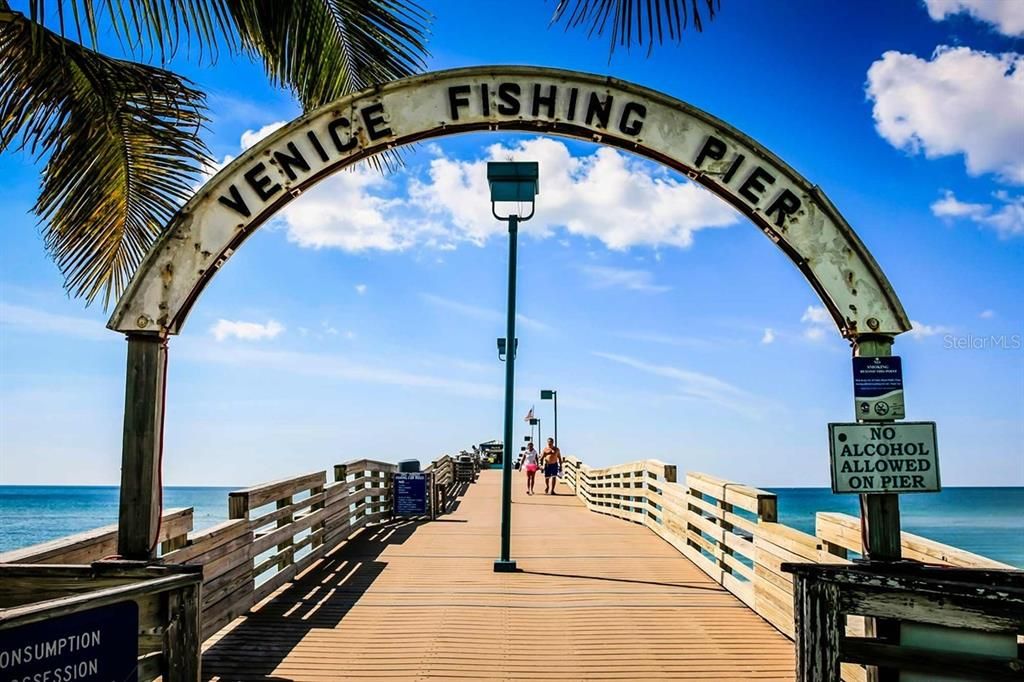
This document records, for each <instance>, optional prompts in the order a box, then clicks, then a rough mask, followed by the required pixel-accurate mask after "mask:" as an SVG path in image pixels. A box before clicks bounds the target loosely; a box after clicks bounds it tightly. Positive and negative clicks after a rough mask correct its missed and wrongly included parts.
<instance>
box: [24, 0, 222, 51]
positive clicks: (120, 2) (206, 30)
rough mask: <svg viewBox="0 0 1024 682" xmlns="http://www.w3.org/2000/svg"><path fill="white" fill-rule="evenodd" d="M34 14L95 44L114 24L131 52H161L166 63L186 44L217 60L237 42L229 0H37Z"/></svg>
mask: <svg viewBox="0 0 1024 682" xmlns="http://www.w3.org/2000/svg"><path fill="white" fill-rule="evenodd" d="M28 14H29V18H30V19H31V20H32V21H33V22H35V23H38V24H40V25H44V26H48V27H49V28H51V30H54V31H55V32H56V33H57V34H58V35H60V36H61V37H65V38H68V39H70V40H74V41H75V42H77V43H79V44H81V45H88V46H90V47H92V48H94V49H95V48H96V47H97V43H98V42H99V38H100V26H103V27H104V28H107V27H109V28H110V29H111V30H112V31H113V33H114V35H115V36H116V37H117V38H118V39H119V40H120V42H121V46H122V48H123V49H124V50H125V51H126V52H127V53H128V54H131V55H135V56H139V57H142V58H144V59H149V58H151V57H152V56H153V52H156V54H157V55H158V57H159V59H160V61H161V62H165V61H167V60H168V59H170V58H172V57H173V56H174V55H175V54H176V53H177V51H178V49H179V48H180V47H181V46H182V44H184V47H185V49H186V50H189V51H191V50H192V49H193V48H195V49H196V50H197V51H198V54H199V55H200V58H202V56H203V55H204V54H207V53H208V54H209V55H210V57H211V59H212V58H214V57H216V55H217V52H218V48H219V47H220V46H221V45H224V44H226V45H227V46H228V47H229V48H230V49H232V50H234V49H235V48H236V47H237V41H236V38H235V34H234V26H233V24H232V21H231V17H230V16H229V14H228V10H227V5H226V3H225V0H31V1H30V3H29V13H28ZM54 24H56V26H54Z"/></svg>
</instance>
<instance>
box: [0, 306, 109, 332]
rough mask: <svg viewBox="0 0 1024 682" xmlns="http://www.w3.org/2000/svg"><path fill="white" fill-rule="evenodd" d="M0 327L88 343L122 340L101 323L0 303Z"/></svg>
mask: <svg viewBox="0 0 1024 682" xmlns="http://www.w3.org/2000/svg"><path fill="white" fill-rule="evenodd" d="M0 327H11V328H14V329H21V330H23V331H28V332H33V333H36V334H56V335H59V336H69V337H73V338H78V339H88V340H90V341H115V340H117V339H121V338H123V337H122V336H121V335H120V334H118V333H116V332H112V331H110V330H109V329H107V328H106V327H104V326H103V324H102V323H101V322H98V321H96V320H90V319H88V318H85V317H72V316H70V315H56V314H54V313H48V312H46V311H44V310H37V309H35V308H29V307H26V306H21V305H15V304H13V303H5V302H3V301H0Z"/></svg>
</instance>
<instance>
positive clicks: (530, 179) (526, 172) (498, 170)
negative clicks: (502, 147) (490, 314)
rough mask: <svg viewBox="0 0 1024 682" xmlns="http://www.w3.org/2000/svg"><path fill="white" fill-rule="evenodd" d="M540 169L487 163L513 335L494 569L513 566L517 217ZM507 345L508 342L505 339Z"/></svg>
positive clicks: (508, 326)
mask: <svg viewBox="0 0 1024 682" xmlns="http://www.w3.org/2000/svg"><path fill="white" fill-rule="evenodd" d="M538 175H539V170H538V167H537V162H536V161H506V162H497V161H492V162H490V163H488V164H487V183H488V184H489V185H490V187H491V214H492V215H493V216H494V217H495V218H497V219H498V220H500V221H502V222H507V223H508V320H507V324H506V334H505V339H513V342H512V349H511V351H512V352H510V353H509V352H505V353H501V351H502V350H507V348H506V349H502V345H503V344H501V342H500V341H499V346H498V349H499V354H500V355H504V356H505V434H504V446H505V452H504V456H503V457H502V458H501V556H500V557H499V558H498V559H497V560H495V562H494V570H495V572H500V573H508V572H512V571H515V570H516V562H515V561H512V558H511V556H510V555H511V547H510V545H511V536H512V456H511V454H512V453H511V448H512V394H513V388H514V385H515V365H516V352H517V351H518V349H519V348H518V347H519V343H518V339H516V246H517V241H518V234H519V223H520V221H525V220H529V219H530V218H532V217H533V213H534V210H535V206H534V198H535V197H536V196H537V194H539V191H538V186H537V178H538ZM508 202H514V203H516V204H518V206H517V208H516V209H515V211H514V212H510V213H509V214H508V215H505V216H501V215H498V207H497V204H498V203H503V204H507V203H508ZM523 204H528V205H529V214H528V215H525V216H524V215H522V213H523ZM506 345H507V342H506Z"/></svg>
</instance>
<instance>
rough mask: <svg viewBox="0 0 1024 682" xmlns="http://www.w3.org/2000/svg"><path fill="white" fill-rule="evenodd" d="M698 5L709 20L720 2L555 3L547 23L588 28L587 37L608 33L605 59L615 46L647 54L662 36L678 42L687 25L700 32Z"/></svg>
mask: <svg viewBox="0 0 1024 682" xmlns="http://www.w3.org/2000/svg"><path fill="white" fill-rule="evenodd" d="M702 5H703V6H704V11H705V12H706V13H707V19H708V20H712V19H714V18H715V12H716V11H718V10H719V9H720V7H721V0H558V6H557V7H555V13H554V15H553V16H552V17H551V23H552V24H557V23H559V22H563V23H564V24H565V30H567V31H568V30H569V29H576V28H580V27H581V26H589V28H588V29H587V36H588V37H593V36H595V35H598V36H602V35H604V34H605V32H606V31H607V32H610V33H611V36H610V38H611V39H610V42H609V46H608V57H609V59H610V58H611V55H612V54H613V53H614V52H615V48H616V47H617V46H618V47H624V48H626V49H627V50H628V49H630V48H631V47H632V46H633V45H637V46H643V45H644V44H646V45H647V53H648V55H649V54H650V53H651V51H652V50H653V49H654V45H655V43H657V44H658V45H661V44H663V43H664V41H665V39H666V37H667V38H668V40H670V41H672V42H675V43H681V42H682V40H683V33H684V32H685V31H686V30H687V29H688V28H690V27H691V26H692V28H693V29H695V30H697V31H703V30H704V18H703V17H702V16H701V6H702Z"/></svg>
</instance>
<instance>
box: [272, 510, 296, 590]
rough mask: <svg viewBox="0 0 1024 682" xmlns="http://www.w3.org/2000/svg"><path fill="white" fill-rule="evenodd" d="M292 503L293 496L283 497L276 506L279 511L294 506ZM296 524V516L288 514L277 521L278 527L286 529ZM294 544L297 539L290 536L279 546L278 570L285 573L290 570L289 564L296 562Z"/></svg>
mask: <svg viewBox="0 0 1024 682" xmlns="http://www.w3.org/2000/svg"><path fill="white" fill-rule="evenodd" d="M292 501H293V497H292V496H291V495H289V496H288V497H282V498H281V499H280V500H278V501H277V505H276V506H277V508H278V509H284V508H285V507H290V506H291V505H292ZM294 522H295V514H294V513H292V514H287V515H285V516H283V517H281V518H279V519H278V520H277V527H278V528H284V527H285V526H288V525H291V524H292V523H294ZM294 544H295V537H294V536H289V537H288V539H287V540H285V541H284V542H282V543H280V544H279V545H278V546H277V553H278V556H279V560H278V562H277V570H279V571H283V570H284V569H286V568H288V564H290V563H292V562H293V561H294V560H295V551H294V549H292V546H293V545H294Z"/></svg>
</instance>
